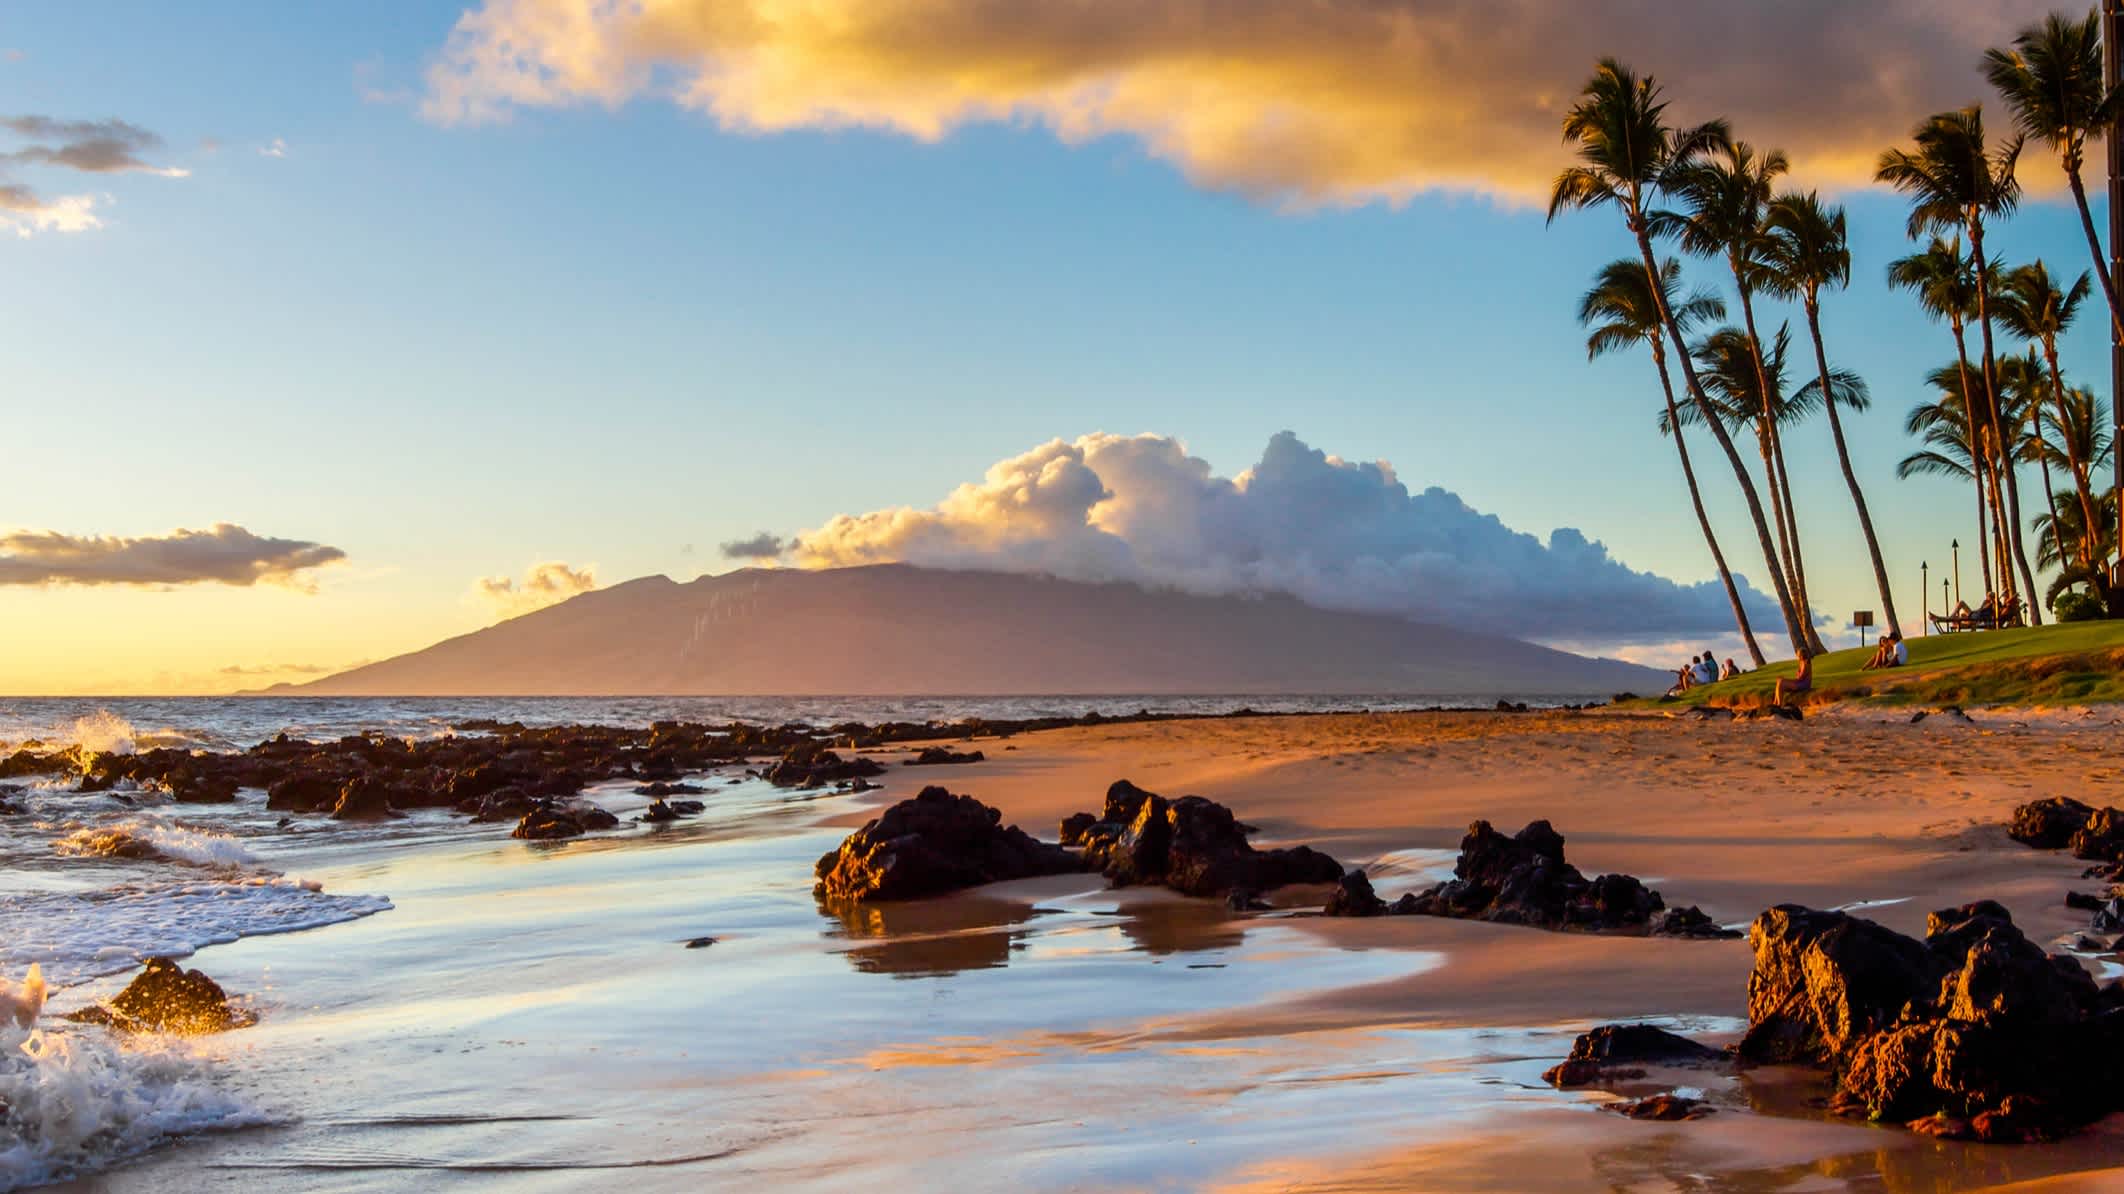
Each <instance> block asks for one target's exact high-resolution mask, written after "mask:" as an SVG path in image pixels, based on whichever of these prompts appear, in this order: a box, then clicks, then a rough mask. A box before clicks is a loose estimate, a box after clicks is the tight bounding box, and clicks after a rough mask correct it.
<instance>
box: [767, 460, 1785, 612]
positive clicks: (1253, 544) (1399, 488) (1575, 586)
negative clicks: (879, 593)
mask: <svg viewBox="0 0 2124 1194" xmlns="http://www.w3.org/2000/svg"><path fill="white" fill-rule="evenodd" d="M795 557H796V560H797V562H798V563H799V564H801V565H803V566H805V567H814V568H822V567H840V566H846V565H854V564H873V563H885V562H894V561H897V562H905V563H911V564H921V565H927V566H931V567H941V568H957V569H968V570H992V571H1006V572H1041V573H1048V574H1051V575H1055V576H1060V577H1064V578H1067V579H1072V580H1092V581H1101V580H1127V581H1134V582H1137V583H1140V584H1146V585H1152V586H1157V587H1167V588H1175V589H1180V590H1184V591H1187V592H1193V593H1205V594H1228V593H1260V592H1278V593H1289V594H1292V595H1294V596H1296V597H1299V598H1301V599H1303V600H1306V601H1308V602H1311V603H1312V604H1315V605H1318V606H1321V607H1323V608H1328V609H1341V610H1357V611H1363V612H1368V613H1388V614H1396V615H1400V616H1404V617H1409V618H1414V619H1418V620H1422V621H1430V622H1439V623H1444V624H1447V625H1452V626H1460V627H1465V628H1469V629H1477V630H1487V631H1494V632H1498V633H1503V634H1510V635H1513V636H1516V637H1521V638H1529V639H1537V640H1542V641H1551V642H1560V641H1570V642H1578V643H1587V642H1603V643H1629V642H1646V641H1658V640H1667V639H1672V638H1676V637H1696V636H1706V635H1714V634H1720V633H1724V632H1729V631H1730V630H1731V628H1732V613H1731V607H1730V606H1729V605H1728V604H1727V601H1726V597H1725V591H1724V589H1723V587H1722V586H1720V585H1719V583H1718V582H1717V580H1716V579H1715V578H1714V579H1709V580H1705V581H1702V582H1700V583H1693V584H1684V583H1680V582H1677V581H1674V580H1670V579H1668V578H1666V577H1662V576H1658V575H1656V574H1654V573H1651V572H1641V571H1638V570H1635V569H1632V568H1630V567H1629V566H1628V565H1626V564H1624V563H1623V562H1622V561H1620V560H1617V559H1615V558H1614V557H1613V556H1611V555H1610V554H1609V553H1608V549H1607V548H1606V547H1605V546H1603V545H1602V544H1601V543H1599V542H1598V541H1596V540H1593V539H1589V538H1587V537H1586V535H1585V534H1584V533H1582V532H1581V531H1579V530H1577V529H1574V528H1570V527H1563V528H1559V529H1557V530H1554V531H1552V532H1550V534H1549V536H1548V538H1547V539H1546V540H1542V539H1539V538H1536V537H1535V536H1533V535H1529V534H1525V533H1523V532H1520V531H1515V530H1513V529H1512V528H1510V527H1507V526H1506V525H1504V523H1502V522H1500V521H1499V520H1498V519H1497V518H1496V517H1495V516H1494V515H1489V514H1483V513H1481V512H1479V511H1476V510H1474V509H1472V508H1470V507H1469V506H1468V505H1467V503H1465V502H1463V501H1462V500H1461V499H1460V498H1459V497H1457V496H1455V495H1454V494H1451V493H1448V492H1447V491H1445V490H1443V489H1438V488H1435V487H1434V488H1430V489H1426V490H1423V491H1421V492H1417V493H1412V492H1410V490H1409V488H1408V487H1407V486H1406V485H1404V484H1402V482H1401V480H1400V479H1399V478H1398V477H1396V476H1395V474H1394V469H1393V466H1392V465H1390V464H1388V463H1386V462H1385V461H1378V462H1362V461H1348V460H1343V459H1341V458H1339V457H1335V456H1330V455H1327V454H1326V453H1324V452H1321V451H1319V450H1317V449H1314V448H1311V447H1308V446H1307V445H1306V444H1305V443H1304V442H1302V441H1301V440H1299V438H1298V437H1297V436H1296V435H1295V434H1293V433H1291V432H1288V431H1286V432H1283V433H1280V434H1278V435H1276V436H1275V437H1274V438H1272V439H1270V440H1269V443H1268V446H1267V448H1266V449H1265V450H1264V451H1263V452H1262V456H1261V459H1260V461H1259V462H1258V463H1256V464H1255V465H1254V466H1253V467H1252V468H1249V469H1247V470H1246V471H1244V472H1242V473H1240V474H1238V475H1237V476H1234V477H1228V478H1227V477H1220V476H1218V475H1216V473H1215V472H1214V471H1213V470H1212V468H1211V467H1210V465H1209V463H1208V462H1207V461H1205V460H1202V459H1201V458H1199V457H1195V456H1191V455H1189V454H1188V452H1187V449H1186V447H1185V445H1183V444H1182V443H1181V442H1180V441H1179V440H1177V439H1175V438H1172V437H1170V436H1162V435H1137V436H1118V435H1108V434H1103V433H1101V434H1094V435H1087V436H1082V437H1080V438H1078V439H1076V440H1073V441H1064V440H1059V439H1058V440H1054V441H1051V442H1049V443H1046V444H1042V445H1040V446H1039V447H1037V448H1034V449H1032V450H1031V451H1029V452H1026V453H1024V454H1022V455H1019V456H1015V457H1012V458H1010V459H1008V460H1004V461H1001V462H999V463H997V464H996V465H995V466H993V467H992V468H990V469H989V470H988V473H987V475H986V476H985V477H983V478H982V479H981V480H979V481H974V482H968V483H966V484H963V485H960V486H959V487H958V488H957V489H954V490H953V491H952V492H951V493H950V494H948V495H946V496H945V498H944V499H943V500H942V501H941V502H939V503H937V504H936V505H935V506H933V507H930V508H928V509H914V508H910V507H898V508H893V509H885V510H875V511H871V512H869V513H865V514H854V515H841V516H838V517H836V518H834V519H833V520H832V521H830V522H828V523H826V524H825V525H824V526H821V527H818V528H817V529H814V530H811V531H807V532H805V533H803V534H801V535H799V536H798V537H797V540H796V545H795ZM1749 598H1750V600H1751V602H1752V603H1753V608H1752V609H1751V611H1750V612H1751V614H1758V615H1759V616H1762V617H1764V618H1766V619H1769V620H1771V621H1774V620H1775V607H1774V606H1773V605H1771V604H1770V603H1769V602H1768V600H1767V598H1764V597H1763V596H1762V595H1761V594H1760V593H1757V592H1754V591H1753V590H1750V591H1749Z"/></svg>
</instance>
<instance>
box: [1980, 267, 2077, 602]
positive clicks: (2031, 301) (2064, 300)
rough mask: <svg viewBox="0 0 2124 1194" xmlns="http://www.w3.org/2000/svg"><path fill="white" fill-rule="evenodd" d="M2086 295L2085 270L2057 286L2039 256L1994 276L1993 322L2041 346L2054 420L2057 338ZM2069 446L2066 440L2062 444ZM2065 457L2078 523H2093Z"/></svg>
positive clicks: (2059, 411) (2059, 402)
mask: <svg viewBox="0 0 2124 1194" xmlns="http://www.w3.org/2000/svg"><path fill="white" fill-rule="evenodd" d="M2088 294H2089V288H2088V285H2087V275H2086V274H2085V273H2082V274H2081V275H2080V276H2079V278H2078V279H2077V280H2075V281H2074V282H2073V284H2072V285H2071V286H2070V287H2069V288H2067V289H2064V290H2060V289H2058V286H2057V283H2055V282H2053V281H2052V280H2051V277H2050V268H2049V267H2048V266H2046V265H2044V264H2043V263H2042V262H2041V261H2034V262H2030V263H2029V264H2027V265H2024V266H2021V267H2020V268H2018V269H2011V270H2007V271H2006V272H2005V273H2003V274H2001V275H2000V277H1999V322H2000V323H2002V324H2004V325H2005V327H2006V330H2007V331H2008V332H2011V333H2012V334H2014V335H2016V336H2018V337H2020V338H2021V339H2023V340H2026V341H2028V342H2029V343H2030V344H2031V345H2032V346H2034V347H2038V348H2041V349H2042V352H2043V361H2044V363H2045V365H2046V366H2047V368H2048V373H2047V376H2046V378H2045V380H2046V381H2047V382H2048V385H2047V386H2045V387H2044V389H2045V390H2046V391H2047V393H2046V396H2047V397H2048V398H2049V400H2050V402H2051V407H2052V410H2053V411H2054V412H2055V416H2056V418H2057V419H2058V420H2059V421H2060V425H2062V421H2063V420H2064V419H2065V418H2066V417H2067V416H2066V413H2065V403H2066V393H2065V375H2064V373H2063V371H2062V370H2060V369H2059V367H2058V337H2059V336H2061V335H2063V334H2064V333H2065V332H2066V330H2068V329H2069V328H2071V327H2072V321H2073V320H2074V319H2075V318H2076V317H2077V316H2078V315H2079V312H2080V305H2081V304H2082V303H2084V302H2086V300H2087V296H2088ZM2070 446H2071V445H2070V442H2069V441H2068V443H2067V447H2068V448H2069V447H2070ZM2068 462H2069V466H2070V470H2069V471H2070V472H2071V473H2072V480H2073V488H2074V489H2075V491H2076V493H2077V496H2078V498H2079V503H2080V517H2081V519H2082V522H2081V525H2082V526H2092V525H2094V524H2095V522H2096V519H2095V499H2094V490H2093V487H2092V486H2091V485H2090V484H2089V478H2088V476H2087V469H2086V468H2085V467H2084V465H2083V462H2082V461H2080V460H2078V459H2077V458H2069V459H2068ZM2047 467H2048V465H2047V461H2046V468H2047ZM2043 487H2044V488H2045V489H2046V490H2047V489H2049V488H2050V480H2049V478H2048V477H2047V476H2046V477H2045V478H2044V481H2043ZM2051 514H2052V517H2053V518H2055V517H2056V514H2057V512H2056V511H2055V510H2053V511H2051ZM2085 546H2087V547H2088V548H2090V549H2091V548H2092V547H2093V546H2094V542H2093V540H2091V539H2090V540H2086V541H2085ZM2101 562H2102V561H2100V560H2095V559H2087V560H2082V561H2081V563H2083V564H2086V565H2087V566H2088V567H2089V568H2090V569H2093V568H2095V566H2096V565H2097V564H2099V563H2101Z"/></svg>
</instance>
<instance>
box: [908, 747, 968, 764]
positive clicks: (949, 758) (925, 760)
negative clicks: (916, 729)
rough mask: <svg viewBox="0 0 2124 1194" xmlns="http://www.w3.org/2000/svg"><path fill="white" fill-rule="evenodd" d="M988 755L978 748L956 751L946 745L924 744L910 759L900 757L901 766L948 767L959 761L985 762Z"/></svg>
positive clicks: (959, 762)
mask: <svg viewBox="0 0 2124 1194" xmlns="http://www.w3.org/2000/svg"><path fill="white" fill-rule="evenodd" d="M987 759H988V756H987V755H985V754H982V753H981V752H980V751H978V750H968V751H958V750H953V749H951V748H950V747H948V746H925V747H923V748H922V749H921V752H920V753H918V754H916V755H915V757H914V758H911V759H901V760H900V766H902V767H949V766H954V765H957V764H961V763H981V762H986V761H987Z"/></svg>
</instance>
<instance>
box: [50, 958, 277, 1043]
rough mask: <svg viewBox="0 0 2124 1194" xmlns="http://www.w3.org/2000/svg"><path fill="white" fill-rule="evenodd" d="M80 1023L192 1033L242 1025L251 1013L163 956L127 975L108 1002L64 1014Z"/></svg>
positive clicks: (253, 1016) (207, 981) (252, 1020)
mask: <svg viewBox="0 0 2124 1194" xmlns="http://www.w3.org/2000/svg"><path fill="white" fill-rule="evenodd" d="M67 1019H69V1020H73V1021H76V1022H79V1023H83V1024H102V1025H105V1026H107V1027H109V1028H112V1029H114V1030H116V1031H119V1032H126V1033H136V1032H168V1033H175V1034H177V1035H180V1036H197V1035H199V1034H202V1033H209V1032H226V1031H228V1030H229V1029H231V1028H248V1027H249V1026H251V1025H253V1024H256V1023H257V1022H258V1017H257V1015H256V1014H254V1013H252V1012H250V1011H247V1010H245V1009H243V1008H234V1007H230V1006H229V995H228V992H226V991H224V990H222V989H221V984H220V983H217V982H215V981H214V980H213V979H211V978H208V977H207V976H206V975H205V974H203V973H201V972H199V971H197V970H186V969H184V968H183V967H181V966H179V965H177V963H175V962H172V961H171V960H169V959H168V958H149V959H148V960H147V964H146V965H145V966H143V967H141V970H140V973H139V974H137V975H135V976H133V981H132V982H130V983H128V984H126V988H125V990H123V991H120V992H119V993H118V994H117V995H116V996H115V997H113V998H112V999H111V1001H110V1002H109V1003H106V1004H103V1005H100V1006H97V1007H88V1008H83V1009H82V1010H80V1011H78V1012H74V1013H73V1014H71V1015H69V1016H68V1017H67Z"/></svg>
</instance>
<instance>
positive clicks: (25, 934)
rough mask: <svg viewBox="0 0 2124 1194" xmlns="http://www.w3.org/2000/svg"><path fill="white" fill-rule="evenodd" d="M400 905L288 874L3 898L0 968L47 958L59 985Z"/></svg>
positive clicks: (45, 962)
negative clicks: (335, 890)
mask: <svg viewBox="0 0 2124 1194" xmlns="http://www.w3.org/2000/svg"><path fill="white" fill-rule="evenodd" d="M390 907H391V901H390V900H388V899H386V898H385V897H383V896H374V895H331V894H327V893H326V892H324V891H323V890H321V889H320V888H319V887H318V885H317V884H316V883H313V882H307V881H304V880H300V879H290V878H286V877H284V876H280V875H246V876H243V877H242V878H239V879H228V878H219V879H198V880H178V881H173V882H146V883H127V884H122V885H119V886H117V887H110V888H105V889H103V890H100V891H30V892H21V893H17V894H13V895H7V896H0V970H16V969H20V968H22V967H24V966H27V965H29V964H31V963H33V962H41V963H43V966H44V972H45V974H46V976H47V977H49V978H50V980H51V981H52V983H53V984H54V985H57V986H61V987H64V986H69V985H72V984H74V983H78V982H82V981H85V980H87V979H91V978H95V977H97V976H99V975H105V974H117V973H119V972H121V971H125V970H130V969H132V968H133V967H134V966H136V965H138V964H139V962H140V960H141V959H142V958H154V957H167V958H181V957H185V956H188V955H190V954H191V953H193V952H194V951H196V950H199V949H202V948H204V947H206V946H209V945H220V944H224V943H226V942H230V941H235V940H238V939H240V938H244V937H263V936H269V935H271V934H275V933H296V932H301V931H303V930H305V929H316V928H323V927H324V926H326V925H334V924H340V923H343V922H345V921H350V920H358V919H360V918H361V917H364V916H370V915H373V914H375V913H378V912H382V911H384V910H386V909H388V908H390Z"/></svg>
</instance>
